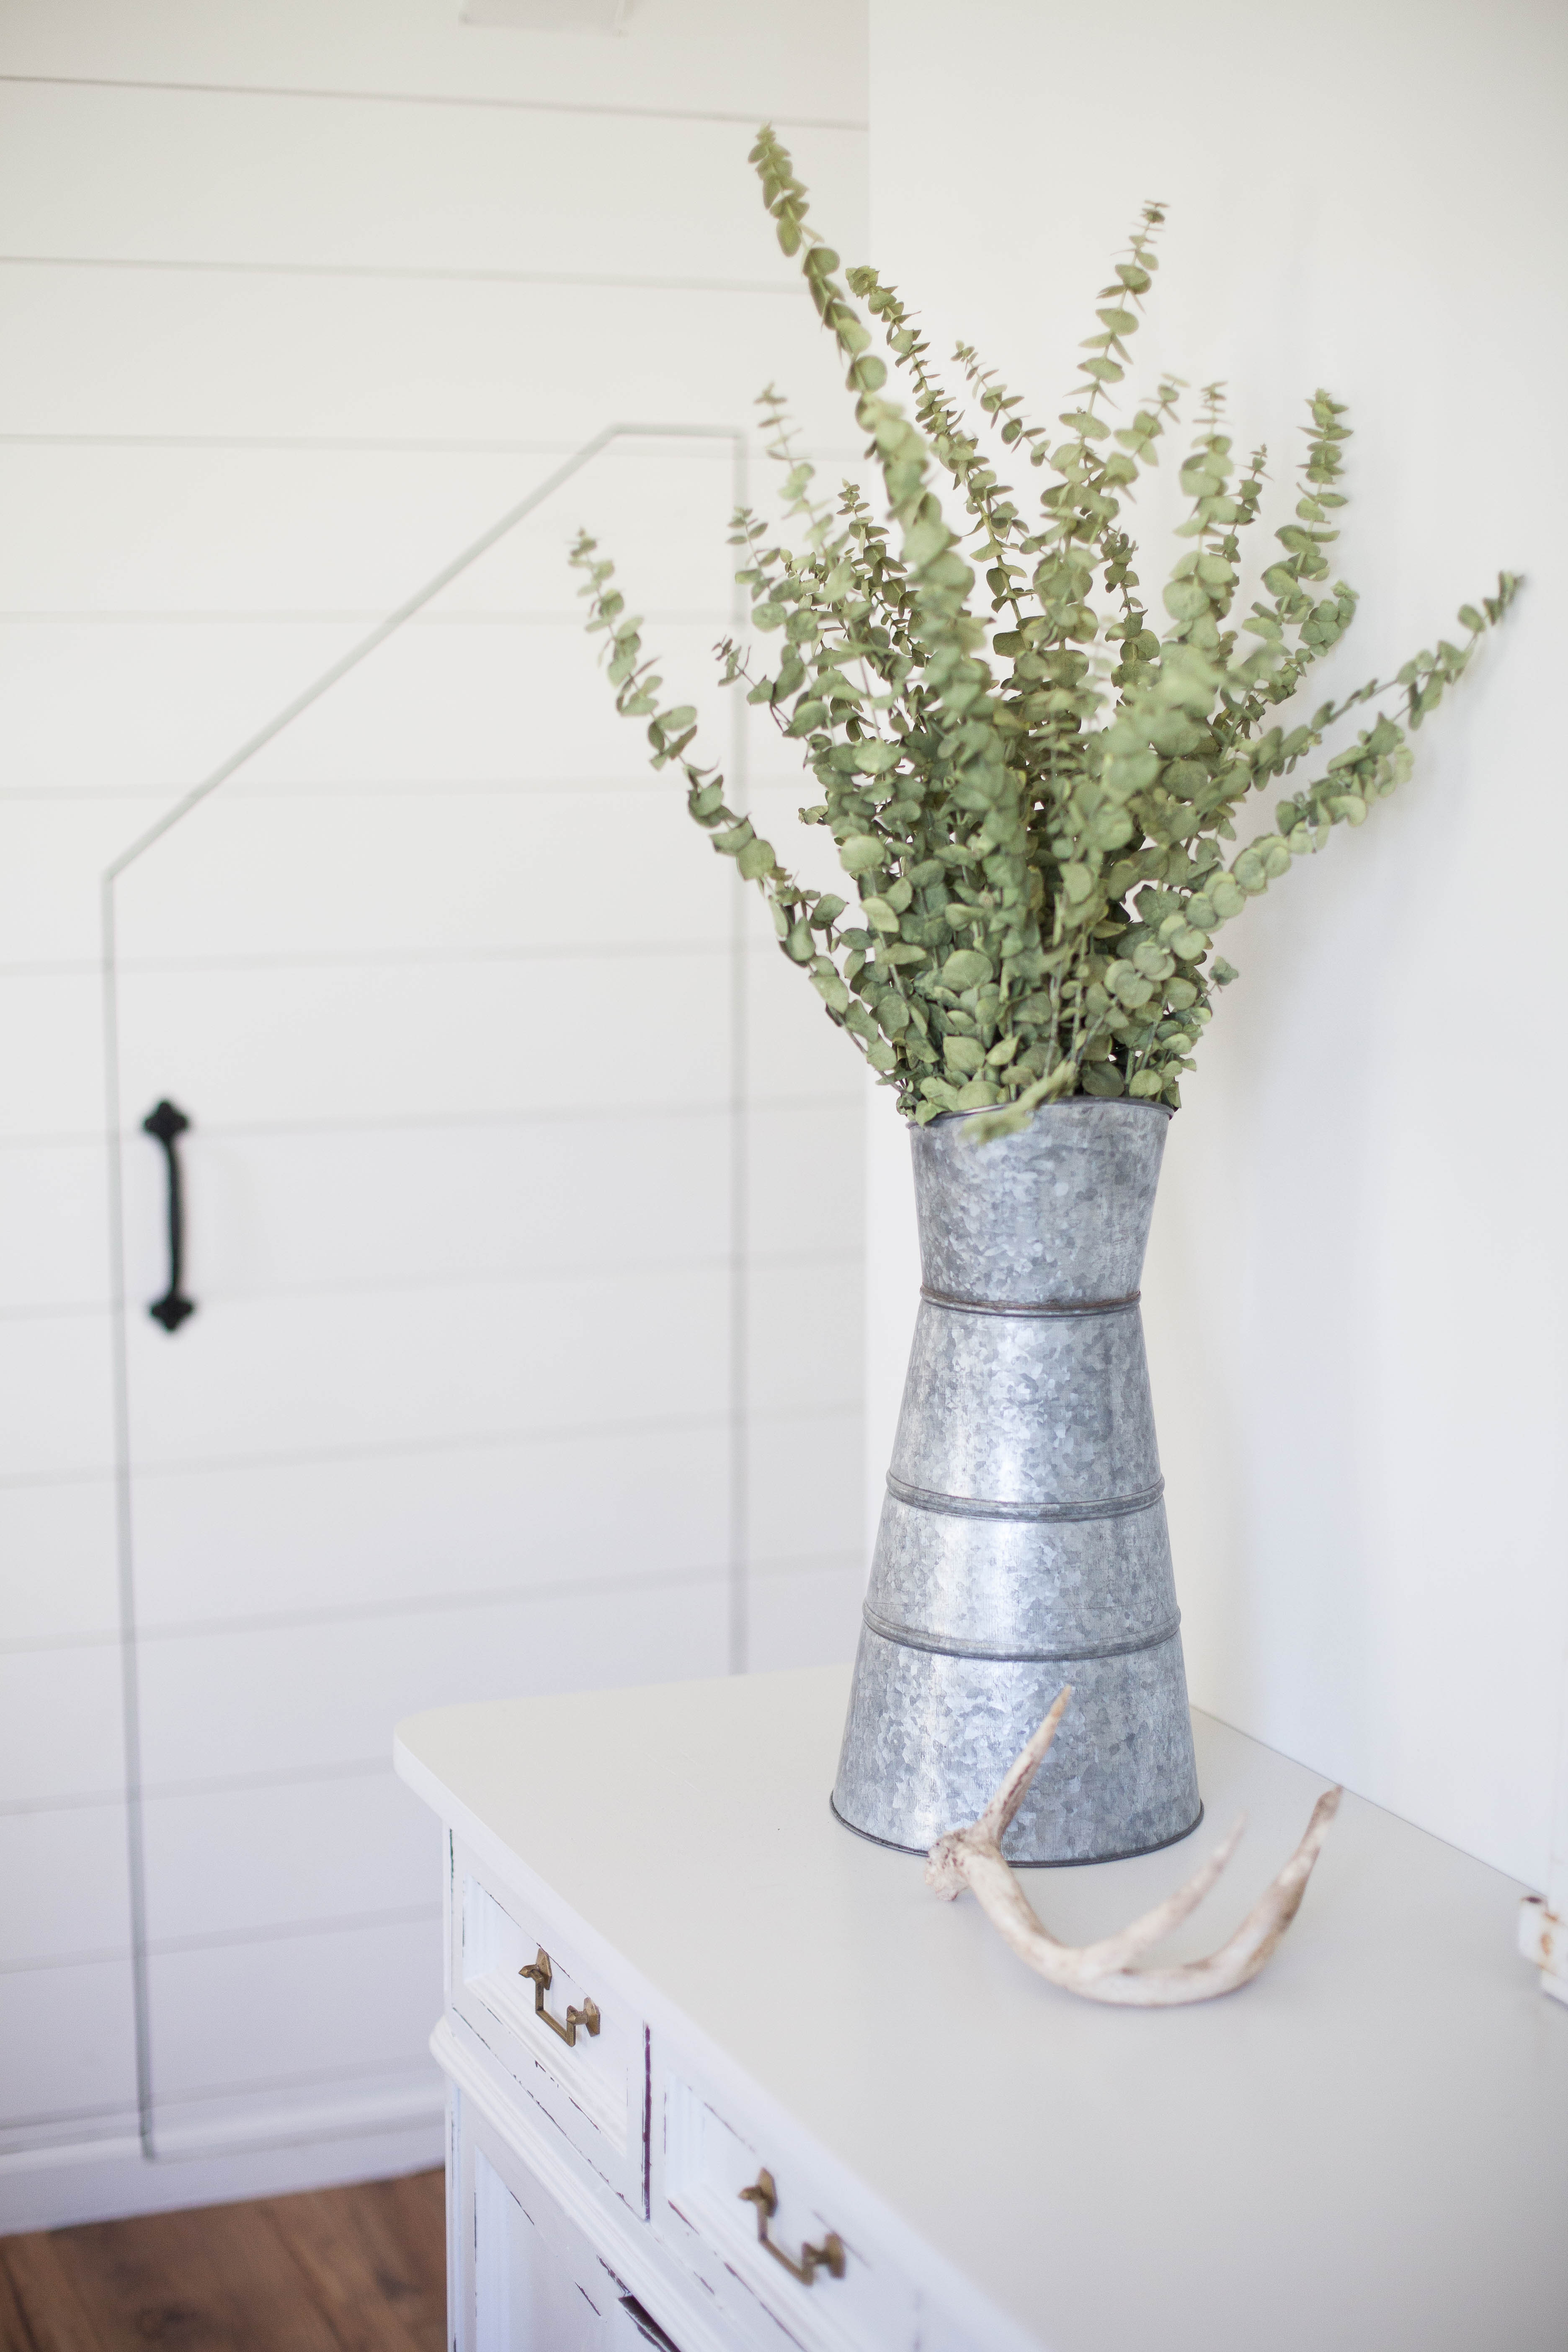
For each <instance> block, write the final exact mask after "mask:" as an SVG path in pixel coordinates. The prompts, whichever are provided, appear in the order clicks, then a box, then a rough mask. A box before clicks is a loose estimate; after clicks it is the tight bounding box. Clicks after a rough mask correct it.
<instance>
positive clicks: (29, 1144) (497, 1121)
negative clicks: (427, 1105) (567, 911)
mask: <svg viewBox="0 0 1568 2352" xmlns="http://www.w3.org/2000/svg"><path fill="white" fill-rule="evenodd" d="M89 969H90V970H91V971H93V972H94V973H96V972H97V971H98V970H99V966H98V965H96V964H94V965H92V966H90V967H89ZM859 1107H860V1106H859V1097H858V1096H845V1095H753V1096H752V1098H751V1103H750V1111H751V1114H752V1116H753V1117H754V1116H756V1115H758V1114H760V1113H766V1114H767V1115H769V1116H770V1117H771V1116H773V1114H774V1113H778V1112H785V1111H787V1112H795V1113H801V1114H805V1113H807V1112H813V1113H816V1112H836V1113H843V1114H844V1115H845V1116H848V1115H849V1114H850V1113H851V1112H856V1113H858V1110H859ZM729 1116H730V1107H729V1104H728V1102H727V1101H721V1100H718V1099H715V1100H712V1101H708V1102H704V1101H701V1100H697V1101H693V1100H690V1099H688V1100H687V1101H684V1102H681V1101H669V1102H658V1103H629V1104H607V1105H606V1104H604V1103H588V1104H583V1105H568V1106H566V1107H565V1108H562V1109H560V1110H515V1111H467V1110H458V1111H425V1112H418V1111H416V1112H412V1113H402V1114H398V1115H397V1116H395V1117H393V1118H387V1117H385V1116H384V1115H381V1114H377V1113H374V1112H367V1113H366V1114H365V1115H364V1116H363V1118H327V1119H299V1118H281V1119H246V1120H235V1121H223V1120H206V1119H204V1120H203V1122H202V1130H201V1131H202V1133H203V1134H204V1135H210V1136H219V1137H226V1138H233V1137H236V1136H247V1135H253V1136H268V1135H343V1134H351V1135H378V1134H386V1135H402V1134H406V1133H407V1132H409V1131H410V1130H411V1129H419V1130H420V1131H421V1132H423V1131H425V1130H426V1129H429V1130H435V1131H439V1130H442V1129H446V1130H447V1131H452V1132H455V1131H457V1130H458V1129H464V1128H483V1129H494V1128H498V1127H517V1128H534V1127H538V1128H545V1129H551V1128H557V1127H563V1126H567V1125H570V1124H571V1123H572V1122H573V1121H576V1122H578V1123H579V1124H587V1123H589V1122H600V1123H602V1122H604V1121H605V1120H607V1119H616V1120H625V1121H626V1122H627V1123H628V1124H630V1123H633V1122H635V1121H637V1120H641V1119H647V1120H657V1119H667V1118H683V1119H684V1118H712V1119H716V1118H728V1117H729ZM126 1131H127V1133H128V1134H132V1133H139V1132H140V1129H127V1130H126ZM103 1144H104V1138H103V1134H102V1132H101V1130H100V1129H97V1128H60V1129H43V1128H40V1129H38V1130H37V1132H36V1133H31V1134H30V1133H27V1132H26V1131H24V1132H22V1133H20V1134H17V1135H0V1151H60V1150H73V1151H86V1150H97V1151H101V1150H102V1149H103Z"/></svg>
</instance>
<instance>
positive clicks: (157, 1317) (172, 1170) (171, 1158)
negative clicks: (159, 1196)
mask: <svg viewBox="0 0 1568 2352" xmlns="http://www.w3.org/2000/svg"><path fill="white" fill-rule="evenodd" d="M190 1123H191V1122H190V1120H189V1119H188V1118H186V1117H185V1114H184V1111H183V1110H176V1109H175V1108H174V1104H173V1103H172V1102H161V1103H157V1104H155V1105H154V1106H153V1109H151V1110H150V1111H149V1112H148V1114H147V1116H146V1118H144V1119H143V1120H142V1131H143V1133H145V1134H147V1135H151V1136H153V1137H155V1138H156V1139H157V1140H158V1141H159V1142H160V1143H161V1144H162V1145H163V1151H164V1156H165V1157H166V1159H167V1160H168V1162H169V1287H168V1288H167V1290H165V1292H164V1293H163V1297H162V1298H154V1299H153V1303H152V1305H151V1306H150V1307H148V1309H147V1312H148V1314H149V1315H150V1316H151V1317H152V1318H153V1322H154V1323H161V1324H162V1325H163V1328H164V1330H165V1331H177V1330H178V1329H179V1328H180V1326H181V1324H182V1323H183V1322H184V1319H185V1318H186V1316H187V1315H194V1314H195V1311H196V1302H195V1299H194V1298H187V1297H185V1296H184V1293H183V1291H182V1290H181V1288H180V1284H181V1281H182V1279H183V1278H184V1270H185V1199H184V1192H183V1191H182V1189H181V1184H180V1158H179V1154H178V1152H177V1151H176V1150H175V1149H174V1139H175V1138H176V1136H181V1135H184V1132H185V1129H187V1128H188V1127H189V1125H190Z"/></svg>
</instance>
